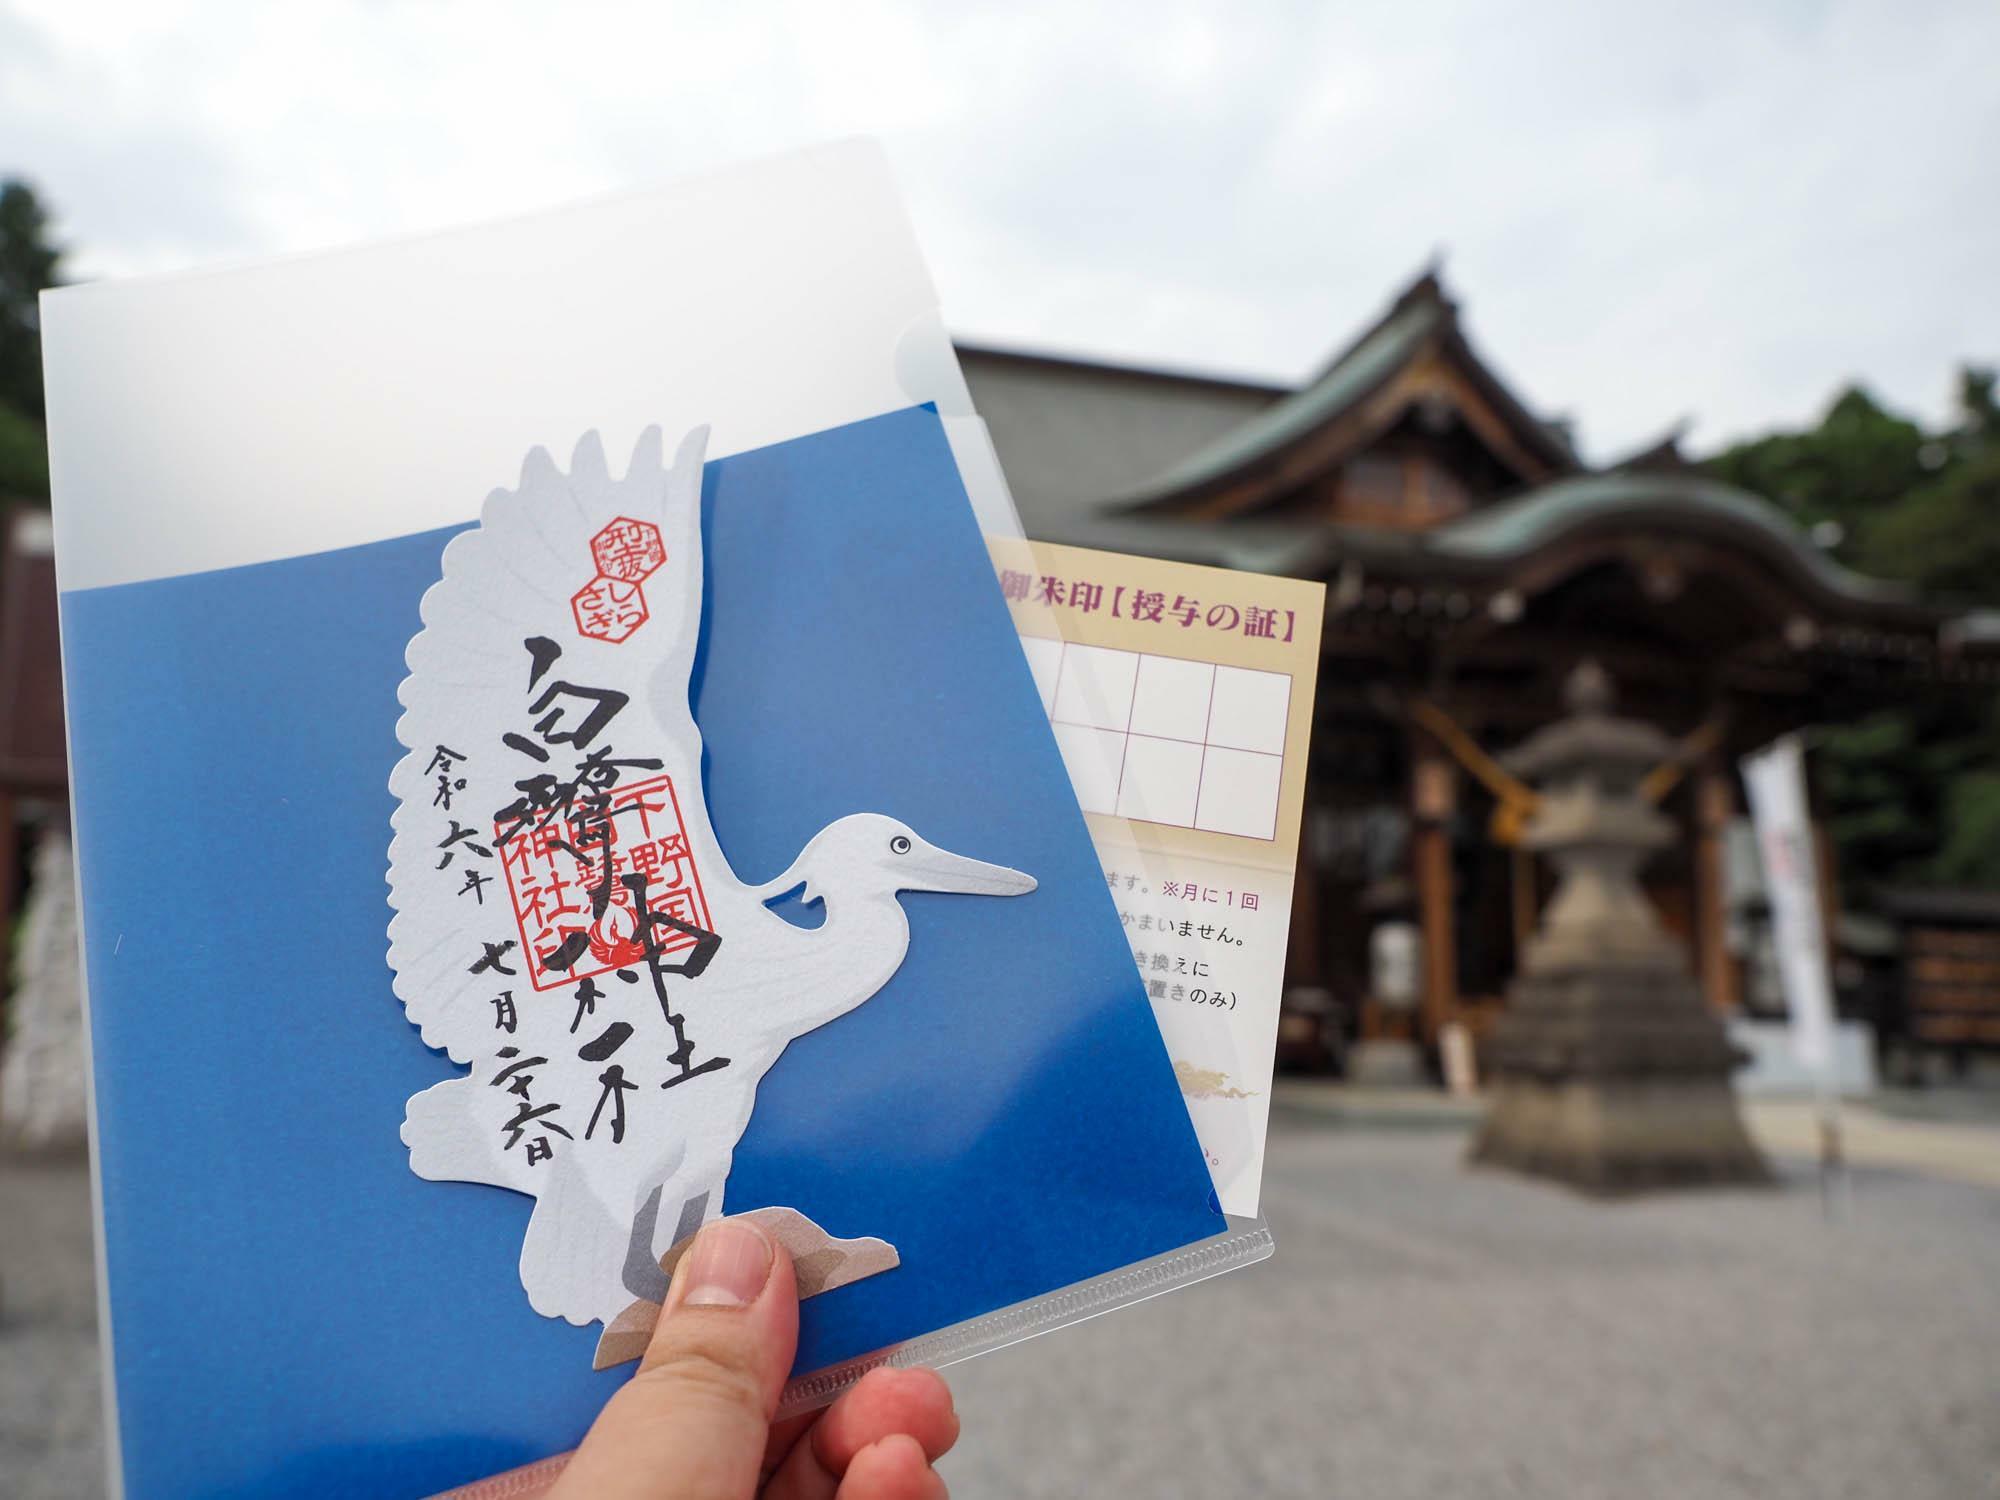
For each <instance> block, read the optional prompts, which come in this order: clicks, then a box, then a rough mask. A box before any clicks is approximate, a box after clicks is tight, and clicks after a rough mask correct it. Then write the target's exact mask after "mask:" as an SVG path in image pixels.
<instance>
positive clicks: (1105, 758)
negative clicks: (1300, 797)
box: [1021, 636, 1292, 839]
mask: <svg viewBox="0 0 2000 1500" xmlns="http://www.w3.org/2000/svg"><path fill="white" fill-rule="evenodd" d="M1021 644H1022V646H1023V648H1024V649H1025V650H1026V651H1027V653H1028V665H1029V666H1030V668H1031V669H1032V670H1033V671H1034V674H1035V686H1036V687H1037V688H1039V689H1040V691H1041V695H1042V707H1043V709H1044V710H1045V711H1046V712H1047V713H1048V716H1049V720H1050V723H1051V724H1052V725H1053V726H1054V728H1055V735H1056V743H1057V744H1058V745H1059V746H1060V747H1061V748H1062V756H1063V762H1064V764H1065V765H1067V766H1068V767H1069V775H1070V781H1071V782H1072V783H1073V784H1074V785H1075V787H1076V798H1077V801H1078V802H1079V803H1081V804H1082V806H1083V810H1084V811H1085V812H1094V813H1112V814H1116V815H1117V816H1119V817H1122V818H1132V819H1135V820H1136V821H1138V822H1142V823H1165V824H1169V825H1171V826H1173V827H1176V828H1199V829H1203V830H1206V831H1208V832H1211V833H1231V834H1236V835H1238V836H1240V837H1243V838H1253V839H1270V838H1273V837H1275V836H1276V834H1277V824H1278V788H1279V786H1280V784H1281V783H1282V781H1283V779H1284V768H1285V723H1286V717H1287V715H1288V714H1289V713H1290V711H1291V699H1292V679H1291V678H1290V677H1289V676H1287V675H1286V674H1285V673H1283V672H1259V671H1254V670H1251V669H1249V668H1246V667H1223V666H1216V665H1214V664H1213V663H1210V662H1205V661H1184V660H1181V659H1180V658H1178V657H1172V656H1152V655H1149V654H1145V653H1141V652H1137V651H1116V650H1112V649H1110V648H1109V647H1104V646H1080V645H1076V644H1074V643H1072V642H1069V641H1059V640H1050V639H1047V638H1043V637H1037V636H1028V637H1024V638H1023V639H1022V642H1021Z"/></svg>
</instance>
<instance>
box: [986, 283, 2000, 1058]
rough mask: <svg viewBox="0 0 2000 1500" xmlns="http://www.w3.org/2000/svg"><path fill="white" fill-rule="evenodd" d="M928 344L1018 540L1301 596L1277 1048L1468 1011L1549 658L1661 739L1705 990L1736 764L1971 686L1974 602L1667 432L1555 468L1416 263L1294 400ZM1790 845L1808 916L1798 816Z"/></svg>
mask: <svg viewBox="0 0 2000 1500" xmlns="http://www.w3.org/2000/svg"><path fill="white" fill-rule="evenodd" d="M960 357H961V360H962V362H963V365H964V369H965V373H966V378H967V382H968V384H969V385H970V387H971V390H972V395H973V399H974V402H975V404H976V406H977V407H978V409H979V411H980V413H981V415H982V416H983V417H984V418H985V419H986V421H987V423H988V426H989V428H990V430H991V433H992V437H993V442H994V446H995V448H996V449H997V451H998V453H999V456H1000V461H1001V464H1002V467H1003V468H1004V469H1005V470H1006V473H1007V476H1008V479H1009V482H1010V484H1011V485H1012V488H1013V492H1014V497H1015V500H1016V503H1017V505H1018V506H1019V509H1020V513H1021V519H1022V522H1023V524H1024V526H1025V528H1026V530H1027V533H1028V535H1029V536H1031V537H1035V538H1037V539H1040V540H1045V541H1053V542H1066V543H1071V544H1074V545H1078V546H1086V547H1099V548H1106V549H1109V550H1113V551H1121V552H1128V553H1134V554H1140V555H1147V556H1157V557H1168V558H1176V559H1180V560H1184V561H1189V562H1200V563H1208V564H1212V565H1215V566H1220V567H1229V568H1242V569H1251V570H1256V571H1263V572H1269V573H1275V574H1287V575H1293V576H1298V577H1308V578H1318V579H1323V580H1324V581H1325V582H1326V584H1327V611H1326V621H1325V636H1324V648H1323V649H1324V655H1323V660H1322V667H1321V671H1320V676H1319V685H1318V694H1317V708H1316V715H1317V722H1316V724H1315V726H1314V733H1313V741H1312V744H1313V750H1312V763H1311V766H1310V770H1309V776H1308V782H1307V793H1306V795H1307V804H1306V812H1305V828H1304V835H1303V839H1302V854H1301V861H1300V870H1299V881H1298V886H1297V901H1296V906H1295V909H1294V913H1293V920H1292V945H1291V951H1290V954H1289V961H1288V969H1287V976H1286V1006H1287V1012H1288V1014H1287V1025H1286V1035H1287V1038H1288V1040H1289V1041H1291V1042H1292V1043H1294V1044H1296V1043H1297V1041H1298V1039H1299V1036H1300V1034H1301V1032H1302V1030H1304V1031H1310V1030H1311V1028H1312V1027H1313V1026H1316V1025H1332V1026H1337V1027H1339V1028H1340V1029H1341V1031H1342V1033H1343V1034H1344V1035H1347V1036H1353V1035H1360V1036H1363V1037H1372V1036H1398V1035H1401V1036H1413V1037H1415V1038H1416V1039H1417V1040H1419V1041H1421V1042H1423V1043H1425V1044H1427V1045H1429V1044H1433V1043H1435V1041H1436V1039H1437V1037H1438V1036H1439V1033H1440V1030H1441V1028H1443V1027H1444V1026H1446V1025H1447V1024H1448V1023H1452V1022H1461V1023H1464V1024H1465V1025H1467V1026H1468V1027H1469V1028H1470V1030H1471V1032H1472V1034H1473V1035H1474V1036H1475V1037H1477V1036H1481V1035H1484V1034H1485V1033H1486V1031H1487V1030H1488V1029H1489V1028H1490V1025H1491V1023H1492V1021H1493V1019H1494V1018H1495V1016H1496V1015H1497V1013H1498V1011H1499V1008H1500V1007H1501V1005H1502V1004H1503V1000H1502V998H1501V997H1502V996H1503V995H1504V994H1505V992H1506V988H1507V984H1508V981H1509V979H1510V977H1511V976H1512V974H1513V972H1514V967H1515V958H1516V953H1517V952H1518V951H1519V948H1520V945H1521V944H1522V942H1523V941H1524V939H1525V937H1526V935H1527V934H1528V933H1529V932H1530V931H1532V929H1533V926H1534V923H1535V920H1536V916H1537V913H1538V910H1539V908H1540V905H1541V903H1542V902H1543V901H1544V900H1546V898H1547V895H1548V873H1547V871H1546V870H1543V869H1541V868H1538V865H1537V862H1536V861H1535V860H1534V859H1533V858H1532V857H1531V856H1529V855H1528V854H1526V853H1525V852H1524V851H1522V850H1521V849H1520V848H1519V847H1518V846H1517V845H1516V843H1515V841H1514V834H1515V831H1516V828H1517V826H1518V823H1519V811H1520V810H1519V808H1518V807H1515V808H1510V807H1509V805H1508V804H1509V798H1510V796H1511V795H1512V791H1511V789H1510V786H1509V784H1508V779H1507V777H1506V775H1505V773H1504V772H1502V771H1501V770H1500V768H1499V766H1498V765H1497V764H1495V762H1494V757H1495V756H1496V755H1497V754H1498V753H1499V752H1501V751H1504V750H1506V749H1508V748H1511V747H1512V746H1514V745H1517V744H1519V743H1520V742H1521V741H1522V740H1523V739H1525V738H1526V737H1527V736H1528V735H1529V734H1530V733H1532V732H1533V731H1534V730H1536V729H1538V728H1540V727H1542V726H1543V725H1545V724H1548V723H1549V722H1551V721H1552V720H1554V719H1556V718H1557V717H1559V715H1560V714H1561V712H1562V707H1561V700H1560V691H1561V686H1562V683H1563V681H1564V679H1565V677H1566V676H1567V675H1568V674H1569V672H1570V671H1571V669H1572V668H1574V667H1575V666H1576V665H1578V663H1579V662H1580V661H1583V660H1585V659H1592V660H1595V661H1596V662H1597V663H1599V664H1600V665H1601V666H1602V667H1604V668H1605V669H1606V670H1607V671H1608V672H1609V673H1610V675H1611V677H1612V679H1613V681H1614V682H1615V684H1616V687H1617V690H1618V695H1619V706H1620V711H1621V712H1624V713H1627V714H1630V715H1632V716H1634V717H1638V718H1642V719H1645V720H1648V721H1650V722H1652V723H1653V724H1655V725H1657V726H1659V727H1660V728H1661V729H1663V730H1665V731H1667V732H1668V733H1669V734H1670V735H1672V736H1675V737H1676V738H1677V740H1679V742H1680V744H1681V745H1682V746H1683V751H1684V753H1683V754H1682V755H1681V756H1679V757H1677V761H1676V764H1674V765H1671V766H1663V767H1662V768H1661V770H1660V772H1659V774H1658V776H1657V777H1656V779H1655V781H1654V786H1653V790H1654V791H1655V793H1656V794H1657V796H1658V798H1659V806H1660V807H1661V808H1662V810H1663V811H1665V812H1666V813H1667V814H1668V815H1669V816H1670V817H1672V819H1673V820H1674V822H1675V823H1676V825H1677V826H1678V827H1679V828H1680V830H1681V837H1680V839H1679V841H1678V843H1677V844H1676V845H1675V846H1674V847H1673V848H1671V849H1670V850H1668V851H1667V852H1666V853H1665V854H1663V855H1662V856H1661V857H1659V858H1658V859H1656V860H1655V861H1654V862H1653V863H1652V864H1651V865H1650V866H1649V867H1648V869H1647V871H1646V883H1647V888H1648V893H1649V894H1650V896H1651V897H1652V899H1653V901H1654V902H1655V903H1656V905H1657V907H1658V909H1659V912H1660V914H1661V916H1662V918H1663V920H1664V921H1665V922H1666V924H1667V926H1668V927H1669V929H1670V930H1671V931H1672V932H1673V933H1675V934H1676V935H1677V936H1678V937H1679V938H1680V939H1681V940H1682V941H1684V942H1685V943H1686V945H1687V949H1688V956H1689V962H1690V965H1691V967H1692V969H1693V972H1694V973H1695V974H1696V975H1697V976H1698V978H1699V980H1700V983H1701V985H1702V987H1703V989H1704V991H1705V993H1706V996H1707V998H1708V1000H1709V1002H1710V1003H1711V1004H1712V1005H1713V1006H1715V1007H1716V1008H1717V1009H1719V1010H1722V1011H1725V1012H1729V1011H1734V1010H1736V1009H1738V1007H1739V1006H1740V1005H1741V1004H1742V1001H1743V995H1744V986H1745V982H1746V976H1745V965H1744V961H1743V958H1742V956H1741V955H1740V954H1739V953H1738V952H1736V951H1733V949H1732V943H1731V941H1730V938H1729V933H1728V927H1729V913H1728V910H1727V908H1726V905H1725V902H1726V893H1725V885H1726V881H1725V878H1724V866H1725V845H1726V844H1727V843H1729V842H1730V839H1729V831H1730V829H1731V827H1732V825H1735V826H1737V827H1738V828H1739V829H1740V821H1739V820H1740V817H1741V811H1740V809H1741V804H1742V796H1741V788H1740V786H1739V784H1738V779H1737V775H1736V772H1735V764H1736V759H1737V757H1738V756H1739V755H1741V754H1742V753H1744V752H1745V751H1748V750H1751V749H1753V748H1756V747H1757V746H1759V745H1761V744H1764V743H1765V742H1767V741H1768V740H1770V739H1771V738H1772V737H1773V736H1774V735H1776V734H1778V733H1779V732H1781V731H1783V730H1786V729H1790V728H1794V727H1797V726H1801V725H1805V724H1808V723H1826V722H1837V721H1839V720H1842V719H1846V718H1851V717H1854V716H1858V715H1859V714H1862V713H1865V712H1867V711H1869V710H1870V709H1872V708H1876V707H1880V706H1883V705H1885V704H1890V703H1895V702H1899V701H1903V700H1905V699H1907V698H1908V697H1909V696H1910V695H1912V694H1914V693H1921V692H1928V691H1952V690H1958V689H1962V688H1964V687H1967V686H1970V685H1974V684H1978V685H1982V686H1983V687H1984V688H1985V689H1986V690H1989V691H1990V689H1991V685H1992V684H1993V683H1995V682H1996V681H2000V653H1996V650H1995V648H1996V645H2000V631H1996V630H1995V628H1994V622H1993V620H1992V619H1991V617H1988V616H1980V615H1958V614H1954V613H1953V612H1951V611H1948V610H1945V609H1942V608H1939V607H1937V606H1936V605H1935V604H1933V603H1930V602H1928V601H1926V600H1925V599H1924V598H1922V597H1920V596H1919V595H1917V594H1916V593H1914V592H1913V591H1911V590H1909V589H1907V588H1905V587H1903V586H1901V585H1897V584H1893V583H1888V582H1884V581H1880V580H1876V579H1871V578H1864V577H1861V576H1858V575H1856V574H1855V573H1853V572H1851V571H1849V570H1847V569H1845V568H1843V567H1842V566H1840V565H1839V564H1838V563H1837V562H1835V561H1833V560H1832V559H1831V558H1829V557H1828V556H1827V555H1826V554H1825V553H1824V552H1823V551H1822V550H1821V549H1820V548H1819V547H1817V546H1816V545H1815V544H1814V543H1813V542H1812V540H1811V539H1810V538H1808V537H1807V536H1806V535H1805V534H1803V533H1802V532H1801V531H1800V529H1799V528H1798V527H1797V526H1795V525H1794V524H1793V523H1792V521H1791V520H1790V519H1789V518H1788V517H1787V516H1786V515H1785V514H1784V513H1783V512H1781V511H1780V510H1779V509H1777V508H1776V507H1775V506H1773V505H1771V504H1770V503H1768V502H1766V501H1765V500H1763V499H1761V498H1759V497H1757V496H1754V495H1751V494H1748V493H1746V492H1744V491H1742V490H1738V489H1734V488H1731V487H1729V486H1726V485H1723V484H1719V483H1716V482H1714V481H1713V480H1710V479H1707V478H1705V477H1703V476H1702V475H1701V474H1700V473H1698V472H1697V471H1695V470H1694V469H1693V468H1691V467H1690V466H1689V465H1687V464H1686V463H1685V462H1684V461H1683V460H1682V459H1681V457H1680V455H1679V453H1678V451H1677V449H1676V446H1675V443H1674V441H1673V440H1672V439H1668V440H1667V441H1665V442H1663V443H1661V444H1660V445H1658V446H1656V447H1654V448H1652V449H1649V450H1648V451H1646V452H1644V453H1641V454H1637V455H1635V456H1633V457H1632V458H1630V459H1628V460H1626V461H1624V462H1621V463H1616V464H1612V465H1610V466H1608V467H1604V468H1593V467H1591V466H1590V465H1588V464H1586V463H1584V462H1583V461H1582V460H1581V459H1580V458H1579V457H1578V456H1577V453H1576V451H1575V449H1574V448H1573V446H1572V445H1571V442H1570V440H1569V437H1568V435H1567V433H1566V432H1565V431H1564V429H1563V427H1562V426H1561V425H1560V424H1559V423H1556V422H1552V421H1550V420H1548V419H1546V418H1544V417H1540V416H1537V415H1536V414H1535V413H1534V412H1533V411H1531V410H1530V409H1529V408H1528V407H1527V406H1526V405H1525V404H1524V403H1523V402H1522V401H1521V400H1520V399H1519V398H1518V397H1516V396H1515V395H1514V394H1513V393H1512V392H1511V391H1509V390H1508V388H1507V386H1506V385H1505V384H1504V383H1503V382H1502V381H1501V380H1500V378H1499V377H1498V376H1497V375H1496V374H1495V373H1494V371H1493V369H1492V368H1491V367H1490V366H1488V365H1487V364H1486V363H1485V362H1484V361H1483V360H1482V359H1481V358H1480V356H1479V354H1478V352H1477V351H1476V350H1475V349H1474V348H1473V346H1472V344H1471V343H1470V341H1469V340H1468V339H1467V337H1466V333H1465V330H1464V327H1463V326H1462V323H1461V321H1460V317H1459V312H1458V308H1457V306H1456V304H1455V303H1454V302H1453V300H1452V299H1451V297H1450V296H1449V295H1448V294H1447V293H1446V291H1445V289H1444V287H1443V286H1442V285H1441V283H1440V281H1439V279H1438V277H1437V275H1436V274H1435V273H1429V272H1427V273H1426V274H1424V275H1422V276H1421V277H1419V278H1418V279H1417V280H1416V281H1415V282H1414V283H1413V284H1412V285H1411V286H1410V287H1409V288H1408V289H1407V290H1405V291H1404V292H1403V293H1402V294H1401V295H1400V296H1398V297H1397V298H1396V299H1395V301H1394V303H1393V304H1392V305H1391V306H1390V307H1389V309H1388V310H1387V312H1386V313H1385V314H1384V315H1383V316H1382V317H1381V318H1380V320H1379V321H1377V322H1376V323H1374V324H1373V325H1372V326H1370V327H1368V328H1367V329H1365V330H1363V331H1362V332H1361V334H1360V335H1359V336H1358V337H1357V338H1355V339H1354V341H1353V342H1352V343H1351V344H1349V345H1348V346H1347V347H1346V348H1345V349H1343V350H1342V351H1340V352H1339V353H1338V354H1337V355H1336V356H1335V357H1334V358H1333V359H1332V360H1331V361H1330V362H1329V363H1328V364H1327V365H1326V367H1325V368H1324V369H1323V370H1322V371H1321V372H1320V373H1319V374H1318V375H1317V376H1316V377H1315V378H1313V379H1312V380H1311V381H1310V382H1309V383H1308V384H1306V385H1305V386H1304V387H1303V388H1300V389H1292V388H1289V387H1284V386H1275V385H1266V384H1257V383H1253V382H1246V381H1237V380H1228V379H1218V378H1211V377H1205V376H1199V375H1188V374H1180V373H1173V372H1167V371H1157V370H1147V369H1135V368H1130V367H1123V366H1117V365H1109V364H1099V363H1092V362H1089V361H1084V360H1075V359H1067V358H1056V357H1051V356H1045V355H1039V354H1030V353H1022V352H1015V351H1008V350H1003V349H994V348H985V347H976V346H975V347H963V348H961V350H960ZM1820 846H1821V851H1822V858H1821V861H1820V865H1821V872H1822V885H1823V888H1824V889H1825V892H1826V901H1827V904H1828V908H1829V910H1828V917H1829V924H1828V930H1832V922H1831V918H1832V915H1833V913H1832V910H1831V907H1832V903H1833V897H1832V891H1833V888H1834V881H1833V878H1832V869H1833V867H1832V850H1831V846H1830V844H1829V843H1828V842H1827V840H1826V839H1825V837H1824V834H1823V832H1822V837H1821V839H1820ZM1388 922H1394V923H1398V924H1406V925H1403V930H1404V931H1405V932H1408V931H1410V930H1411V928H1412V927H1413V928H1414V930H1415V932H1416V934H1418V941H1417V943H1416V944H1415V947H1416V949H1417V954H1418V962H1417V963H1416V964H1415V965H1413V966H1411V968H1412V971H1413V975H1414V978H1413V982H1412V983H1411V985H1410V986H1409V987H1408V988H1409V990H1410V991H1411V992H1410V993H1407V994H1397V995H1390V994H1385V993H1380V992H1379V991H1380V990H1381V989H1382V986H1381V984H1380V983H1378V980H1379V977H1380V976H1379V968H1380V965H1379V963H1378V964H1376V965H1374V966H1371V950H1372V949H1373V948H1374V947H1375V944H1374V943H1373V942H1372V938H1373V934H1374V929H1375V928H1376V927H1377V925H1378V924H1382V923H1388ZM1739 946H1740V945H1739ZM1328 1018H1330V1019H1328ZM1294 1050H1296V1047H1295V1046H1294Z"/></svg>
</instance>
